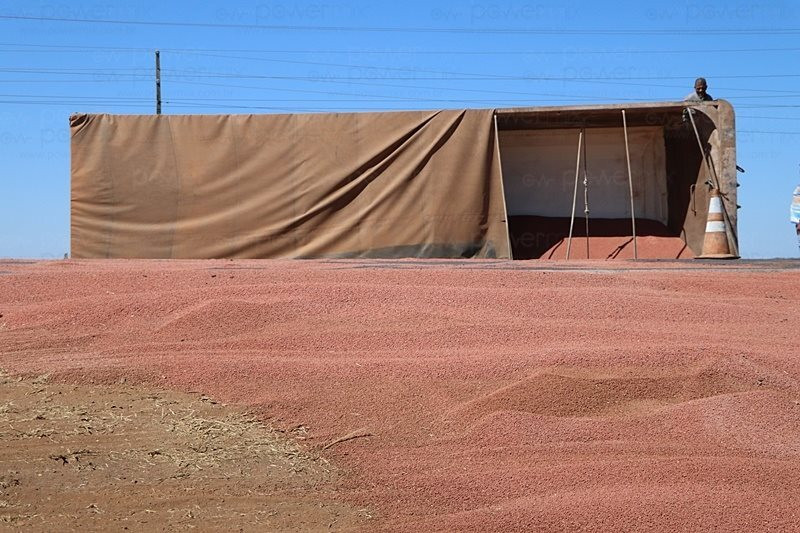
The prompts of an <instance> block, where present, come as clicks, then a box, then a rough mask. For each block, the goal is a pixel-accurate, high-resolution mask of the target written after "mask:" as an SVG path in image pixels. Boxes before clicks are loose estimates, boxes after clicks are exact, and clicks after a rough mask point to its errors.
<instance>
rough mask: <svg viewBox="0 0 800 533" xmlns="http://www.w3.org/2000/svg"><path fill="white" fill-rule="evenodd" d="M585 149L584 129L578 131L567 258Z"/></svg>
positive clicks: (570, 246) (570, 244)
mask: <svg viewBox="0 0 800 533" xmlns="http://www.w3.org/2000/svg"><path fill="white" fill-rule="evenodd" d="M582 149H583V129H582V128H581V131H580V132H579V133H578V157H577V160H576V161H575V189H574V190H573V192H572V215H571V216H570V219H569V238H567V257H566V258H567V259H569V252H570V250H571V249H572V229H573V228H574V227H575V204H576V203H577V202H578V176H580V173H581V150H582Z"/></svg>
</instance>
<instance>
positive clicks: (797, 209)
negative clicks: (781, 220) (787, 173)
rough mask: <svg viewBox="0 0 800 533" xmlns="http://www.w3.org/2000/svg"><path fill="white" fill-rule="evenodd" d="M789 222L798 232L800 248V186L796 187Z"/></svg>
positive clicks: (799, 245)
mask: <svg viewBox="0 0 800 533" xmlns="http://www.w3.org/2000/svg"><path fill="white" fill-rule="evenodd" d="M789 221H790V222H791V223H792V224H794V229H795V231H796V232H797V247H798V248H800V185H798V186H797V187H795V189H794V194H793V195H792V207H791V209H790V211H789Z"/></svg>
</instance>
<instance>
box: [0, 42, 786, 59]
mask: <svg viewBox="0 0 800 533" xmlns="http://www.w3.org/2000/svg"><path fill="white" fill-rule="evenodd" d="M0 46H22V47H31V48H20V49H13V48H12V49H5V50H3V52H67V53H76V52H85V51H87V50H95V51H109V52H137V53H138V52H148V53H149V52H152V51H153V48H145V47H118V46H84V45H43V44H26V43H0ZM159 50H161V51H162V52H174V53H192V52H212V53H213V52H218V53H251V54H338V55H348V54H357V55H384V54H385V55H488V56H491V55H576V54H581V55H586V54H590V55H606V54H611V55H613V54H623V55H624V54H695V53H697V50H654V49H650V50H640V49H621V50H594V49H590V48H586V49H583V48H574V49H561V50H419V49H407V50H398V49H383V50H381V49H369V50H366V49H358V50H353V49H350V50H332V49H317V50H308V49H305V50H302V49H301V50H292V49H253V48H238V49H236V48H163V47H162V48H159ZM798 51H800V47H789V48H716V49H710V48H704V49H703V53H705V54H708V53H751V52H752V53H761V52H798Z"/></svg>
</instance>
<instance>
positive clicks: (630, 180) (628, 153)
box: [622, 109, 639, 259]
mask: <svg viewBox="0 0 800 533" xmlns="http://www.w3.org/2000/svg"><path fill="white" fill-rule="evenodd" d="M622 131H623V132H624V133H625V160H626V161H627V163H628V189H629V190H630V193H631V233H632V234H633V258H634V259H639V249H638V247H637V246H636V212H635V211H634V207H633V176H632V174H631V151H630V148H629V147H628V120H627V119H626V118H625V110H624V109H623V110H622Z"/></svg>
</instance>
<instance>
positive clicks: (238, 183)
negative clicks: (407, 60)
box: [70, 110, 509, 258]
mask: <svg viewBox="0 0 800 533" xmlns="http://www.w3.org/2000/svg"><path fill="white" fill-rule="evenodd" d="M492 117H493V111H492V110H459V111H429V112H398V113H347V114H305V115H303V114H301V115H160V116H157V115H85V114H80V115H73V116H72V117H71V118H70V129H71V137H72V200H71V213H72V220H71V230H72V242H71V248H72V250H71V251H72V256H73V257H76V258H99V257H140V258H214V257H249V258H269V257H499V258H507V257H508V256H509V249H508V234H507V230H506V225H505V221H504V219H505V216H504V208H503V197H502V182H501V179H502V177H501V173H500V165H499V160H498V151H497V147H496V146H495V137H494V125H493V122H492V120H493V118H492Z"/></svg>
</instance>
